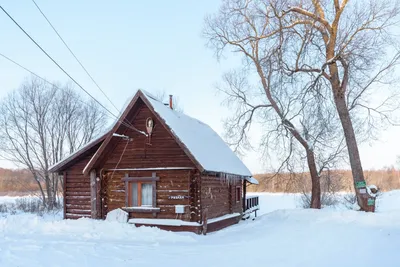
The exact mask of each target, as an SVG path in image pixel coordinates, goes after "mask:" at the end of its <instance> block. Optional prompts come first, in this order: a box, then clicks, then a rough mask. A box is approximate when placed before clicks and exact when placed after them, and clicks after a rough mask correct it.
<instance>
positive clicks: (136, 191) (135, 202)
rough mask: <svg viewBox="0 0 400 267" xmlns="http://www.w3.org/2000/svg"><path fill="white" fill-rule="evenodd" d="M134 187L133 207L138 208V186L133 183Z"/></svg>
mask: <svg viewBox="0 0 400 267" xmlns="http://www.w3.org/2000/svg"><path fill="white" fill-rule="evenodd" d="M131 185H132V200H131V201H132V207H137V206H138V184H137V183H131Z"/></svg>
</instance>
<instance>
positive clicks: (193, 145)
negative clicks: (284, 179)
mask: <svg viewBox="0 0 400 267" xmlns="http://www.w3.org/2000/svg"><path fill="white" fill-rule="evenodd" d="M139 93H140V95H141V97H144V98H145V99H144V100H145V102H147V104H148V105H150V106H151V109H152V110H154V112H155V113H156V114H157V115H158V116H159V117H160V119H161V120H163V121H164V123H165V124H166V126H167V127H168V128H169V129H170V130H171V132H172V134H173V135H174V136H175V138H176V139H177V140H179V141H180V143H182V144H183V145H184V146H186V148H187V151H188V152H189V153H190V154H191V156H192V157H193V159H194V160H196V161H197V163H198V164H200V165H201V167H202V168H203V169H204V170H205V171H209V172H221V173H226V174H232V175H238V176H244V177H246V180H247V181H248V182H250V183H254V184H258V181H257V180H256V179H255V178H254V177H252V175H251V172H250V170H249V169H248V168H247V167H246V165H244V163H243V162H242V161H241V160H240V159H239V158H238V157H237V156H236V154H235V153H234V152H233V151H232V150H231V149H230V147H229V146H228V145H227V144H226V143H225V142H224V141H223V140H222V138H221V137H220V136H219V135H218V134H217V133H216V132H215V131H214V130H213V129H212V128H211V127H210V126H208V125H207V124H205V123H203V122H201V121H199V120H197V119H194V118H192V117H190V116H188V115H185V114H183V113H181V112H177V111H175V110H172V109H170V108H169V106H166V105H165V104H164V103H162V102H160V101H159V100H157V98H156V97H154V96H153V95H151V94H150V93H148V92H146V91H145V90H143V89H139V90H138V92H137V93H136V94H135V95H134V96H133V97H132V98H131V99H129V101H127V103H126V105H125V107H124V109H127V108H128V107H129V104H130V103H131V102H132V101H133V100H134V99H135V97H136V96H137V94H139ZM123 113H124V110H122V112H121V115H120V116H121V117H119V119H118V120H116V121H115V124H117V123H118V121H119V120H123V118H122V115H123ZM113 128H114V127H113ZM113 128H111V129H113ZM111 132H112V130H111V131H110V130H108V131H107V133H106V134H105V135H103V136H102V137H100V138H98V139H96V140H94V141H92V142H90V143H89V144H87V145H85V147H83V148H82V149H81V150H79V151H77V152H75V153H74V154H72V155H70V156H68V157H67V158H65V159H64V160H62V161H61V162H58V163H57V164H55V165H54V166H52V167H51V168H52V169H53V170H54V169H56V168H57V169H58V168H59V167H60V166H63V165H65V164H66V163H68V162H69V161H70V160H72V159H73V158H75V157H76V156H79V155H80V154H81V153H83V152H82V151H85V150H87V149H88V147H89V148H90V147H93V146H94V145H95V144H97V143H98V142H99V141H102V140H104V139H105V136H107V135H108V134H110V133H111ZM111 134H113V133H111ZM100 139H101V140H100ZM103 145H104V144H103ZM97 153H99V151H97V152H96V153H95V155H96V154H97ZM95 155H94V156H93V157H92V159H91V160H90V161H89V163H88V164H87V165H86V167H85V168H84V172H85V170H86V169H87V168H89V167H90V165H91V164H93V161H95V158H96V157H95Z"/></svg>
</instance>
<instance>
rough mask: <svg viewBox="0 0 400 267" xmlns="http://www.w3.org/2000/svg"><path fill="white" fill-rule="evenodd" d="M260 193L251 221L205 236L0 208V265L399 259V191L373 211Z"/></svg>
mask: <svg viewBox="0 0 400 267" xmlns="http://www.w3.org/2000/svg"><path fill="white" fill-rule="evenodd" d="M260 196H261V200H260V201H261V207H262V209H261V211H260V214H262V215H261V216H259V217H258V218H257V219H256V220H254V221H252V220H247V221H243V222H240V223H239V224H238V225H235V226H232V227H228V228H226V229H224V230H222V231H219V232H216V233H212V234H209V235H207V236H197V235H194V234H191V233H172V232H167V231H161V230H159V229H157V228H149V227H140V228H135V227H134V226H132V225H128V224H118V223H114V222H107V221H95V220H90V219H81V220H76V221H70V220H61V215H60V214H57V215H45V216H43V217H38V216H35V215H32V214H16V215H6V214H0V266H1V267H7V266H31V267H36V266H74V267H76V266H99V267H102V266H108V267H109V266H112V267H114V266H140V267H141V266H173V267H176V266H191V267H197V266H202V267H203V266H241V267H243V266H271V267H278V266H282V267H283V266H285V267H290V266H307V267H314V266H315V267H317V266H318V267H320V266H323V267H337V266H351V267H355V266H363V267H365V266H382V267H383V266H385V267H389V266H393V267H398V266H400V256H399V255H398V251H399V248H400V208H399V204H400V191H392V192H388V193H385V194H384V195H383V197H382V198H381V200H380V201H379V212H377V213H375V214H367V213H362V212H355V211H350V210H344V209H342V208H337V209H324V210H320V211H317V210H304V209H299V208H296V206H297V199H296V198H297V196H295V195H289V194H268V193H260ZM4 200H7V201H9V200H10V198H0V203H1V202H4Z"/></svg>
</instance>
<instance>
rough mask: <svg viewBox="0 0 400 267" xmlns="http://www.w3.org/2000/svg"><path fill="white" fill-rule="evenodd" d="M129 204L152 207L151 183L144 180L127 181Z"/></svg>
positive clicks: (131, 205)
mask: <svg viewBox="0 0 400 267" xmlns="http://www.w3.org/2000/svg"><path fill="white" fill-rule="evenodd" d="M129 189H130V190H129V191H130V192H129V196H130V198H129V200H130V201H129V206H130V207H141V206H148V207H153V184H152V183H146V182H131V183H129Z"/></svg>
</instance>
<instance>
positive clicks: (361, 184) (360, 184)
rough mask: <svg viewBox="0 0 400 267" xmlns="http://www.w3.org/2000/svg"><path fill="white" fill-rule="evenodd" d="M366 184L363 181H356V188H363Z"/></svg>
mask: <svg viewBox="0 0 400 267" xmlns="http://www.w3.org/2000/svg"><path fill="white" fill-rule="evenodd" d="M366 186H367V184H366V183H365V181H361V182H356V188H363V187H366Z"/></svg>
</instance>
